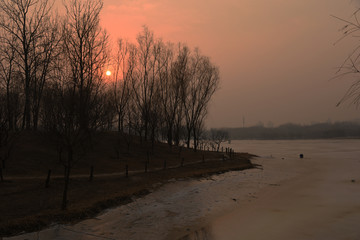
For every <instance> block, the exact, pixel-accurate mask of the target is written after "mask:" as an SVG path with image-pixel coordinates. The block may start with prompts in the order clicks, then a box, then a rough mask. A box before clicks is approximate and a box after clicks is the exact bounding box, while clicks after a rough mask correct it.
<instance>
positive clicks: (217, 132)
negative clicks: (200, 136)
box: [210, 128, 229, 151]
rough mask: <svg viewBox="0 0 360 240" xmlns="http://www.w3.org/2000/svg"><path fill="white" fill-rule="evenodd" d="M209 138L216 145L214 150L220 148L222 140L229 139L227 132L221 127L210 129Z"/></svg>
mask: <svg viewBox="0 0 360 240" xmlns="http://www.w3.org/2000/svg"><path fill="white" fill-rule="evenodd" d="M210 139H211V141H212V142H213V143H214V144H215V146H216V151H219V150H220V146H221V144H222V143H223V142H226V141H227V140H229V132H228V131H225V130H223V129H213V128H212V129H211V130H210Z"/></svg>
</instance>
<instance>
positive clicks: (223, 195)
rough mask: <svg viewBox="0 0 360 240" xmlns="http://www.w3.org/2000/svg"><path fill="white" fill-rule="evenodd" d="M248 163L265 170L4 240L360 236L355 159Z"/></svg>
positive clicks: (167, 191)
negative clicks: (256, 164) (74, 222)
mask: <svg viewBox="0 0 360 240" xmlns="http://www.w3.org/2000/svg"><path fill="white" fill-rule="evenodd" d="M253 162H255V163H258V164H261V165H262V166H263V169H250V170H245V171H240V172H228V173H225V174H221V175H216V176H213V177H211V178H208V179H202V180H192V181H185V180H184V181H181V180H180V181H176V182H175V181H172V182H170V183H169V184H166V185H164V186H162V187H160V189H158V190H157V191H155V192H153V193H151V194H149V195H147V196H146V197H144V198H141V199H134V202H132V203H130V204H127V205H124V206H120V207H118V208H115V209H111V210H107V211H106V212H104V213H103V214H101V215H99V216H98V217H96V218H93V219H88V220H86V221H82V222H80V223H78V224H75V225H55V226H53V227H51V228H49V229H46V230H43V231H41V232H37V233H30V234H24V235H21V236H17V237H12V238H4V239H19V240H20V239H29V240H32V239H148V240H150V239H156V240H159V239H179V238H184V239H194V238H192V236H195V235H197V236H199V235H206V236H208V238H207V239H222V240H223V239H239V237H240V236H241V238H242V239H359V237H360V230H359V222H360V161H359V160H358V159H355V160H354V159H353V158H349V159H342V161H339V159H338V158H337V156H335V157H334V158H333V159H322V158H321V157H319V156H317V157H316V156H315V157H312V158H307V157H305V159H301V160H300V159H299V158H297V157H294V158H286V159H283V158H282V157H281V156H278V157H272V156H263V157H261V158H257V159H255V160H253ZM352 180H354V181H352ZM198 230H200V231H198ZM194 232H195V233H194ZM187 235H188V236H187ZM198 239H199V238H198ZM200 239H201V238H200ZM204 239H205V238H204Z"/></svg>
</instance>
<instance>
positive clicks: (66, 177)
mask: <svg viewBox="0 0 360 240" xmlns="http://www.w3.org/2000/svg"><path fill="white" fill-rule="evenodd" d="M72 158H73V150H72V147H68V159H67V164H65V172H64V180H65V181H64V192H63V200H62V205H61V209H62V210H66V209H67V202H68V200H67V194H68V189H69V181H70V169H71V163H72Z"/></svg>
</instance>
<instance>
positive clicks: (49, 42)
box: [0, 0, 219, 146]
mask: <svg viewBox="0 0 360 240" xmlns="http://www.w3.org/2000/svg"><path fill="white" fill-rule="evenodd" d="M52 5H53V2H50V1H49V0H4V1H2V2H1V3H0V10H1V16H0V56H1V59H0V81H1V85H0V86H1V88H0V96H1V103H2V108H1V120H2V125H3V126H4V127H6V128H7V129H9V130H17V129H33V130H37V129H39V128H41V129H46V130H54V129H56V130H57V131H61V132H64V131H65V130H61V129H62V128H68V127H71V128H72V129H75V128H79V129H83V130H85V129H87V130H89V129H95V130H96V129H99V128H108V129H111V128H113V127H116V128H117V129H118V131H121V132H127V133H131V134H137V135H139V136H141V137H142V138H143V139H145V140H152V141H154V140H155V139H156V138H159V137H163V136H166V139H167V142H168V143H169V144H170V145H171V144H174V143H175V144H179V141H180V138H181V133H182V130H186V131H185V132H186V140H187V144H188V146H189V145H190V139H191V138H193V139H194V146H197V144H196V140H197V136H198V135H199V131H201V129H202V127H203V122H204V118H205V116H206V114H207V105H208V103H209V101H210V99H211V97H212V95H213V93H214V92H215V91H216V89H217V88H218V83H219V71H218V68H217V67H215V66H214V65H213V64H212V63H211V61H210V59H209V58H208V57H206V56H203V55H201V53H200V52H199V50H198V49H195V50H194V51H192V50H190V49H189V48H188V47H187V46H186V45H184V44H178V45H175V44H171V43H164V42H163V41H162V40H161V39H156V38H155V37H154V34H153V33H152V32H151V31H150V30H149V29H148V28H147V27H144V29H143V31H142V32H141V33H140V34H139V35H138V37H137V41H136V43H129V42H127V41H123V40H119V41H118V42H117V46H116V52H115V53H114V54H111V52H110V50H109V49H110V48H109V41H108V35H107V34H106V31H104V30H103V29H101V27H100V25H99V14H100V12H101V9H102V6H103V4H102V1H100V0H96V1H90V0H84V1H82V0H69V1H67V3H66V4H65V9H66V13H65V16H64V17H59V16H57V15H55V14H54V11H53V10H52ZM107 68H110V69H112V71H113V74H112V75H111V77H107V76H105V75H104V73H105V71H106V69H107ZM64 124H69V125H71V126H64ZM75 125H76V126H75ZM67 131H68V130H67Z"/></svg>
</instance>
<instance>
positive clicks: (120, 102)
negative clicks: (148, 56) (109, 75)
mask: <svg viewBox="0 0 360 240" xmlns="http://www.w3.org/2000/svg"><path fill="white" fill-rule="evenodd" d="M117 43H118V44H117V47H118V49H117V53H116V56H115V69H114V79H113V80H114V81H113V83H112V85H113V86H112V87H113V103H114V105H115V108H116V112H117V115H118V116H117V128H118V131H119V132H123V131H124V121H125V116H126V110H127V108H128V105H129V100H130V97H131V92H132V88H131V86H130V80H131V76H132V73H133V71H134V67H135V53H136V52H135V46H133V45H132V44H130V43H128V42H127V41H124V40H123V39H119V40H118V42H117Z"/></svg>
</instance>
